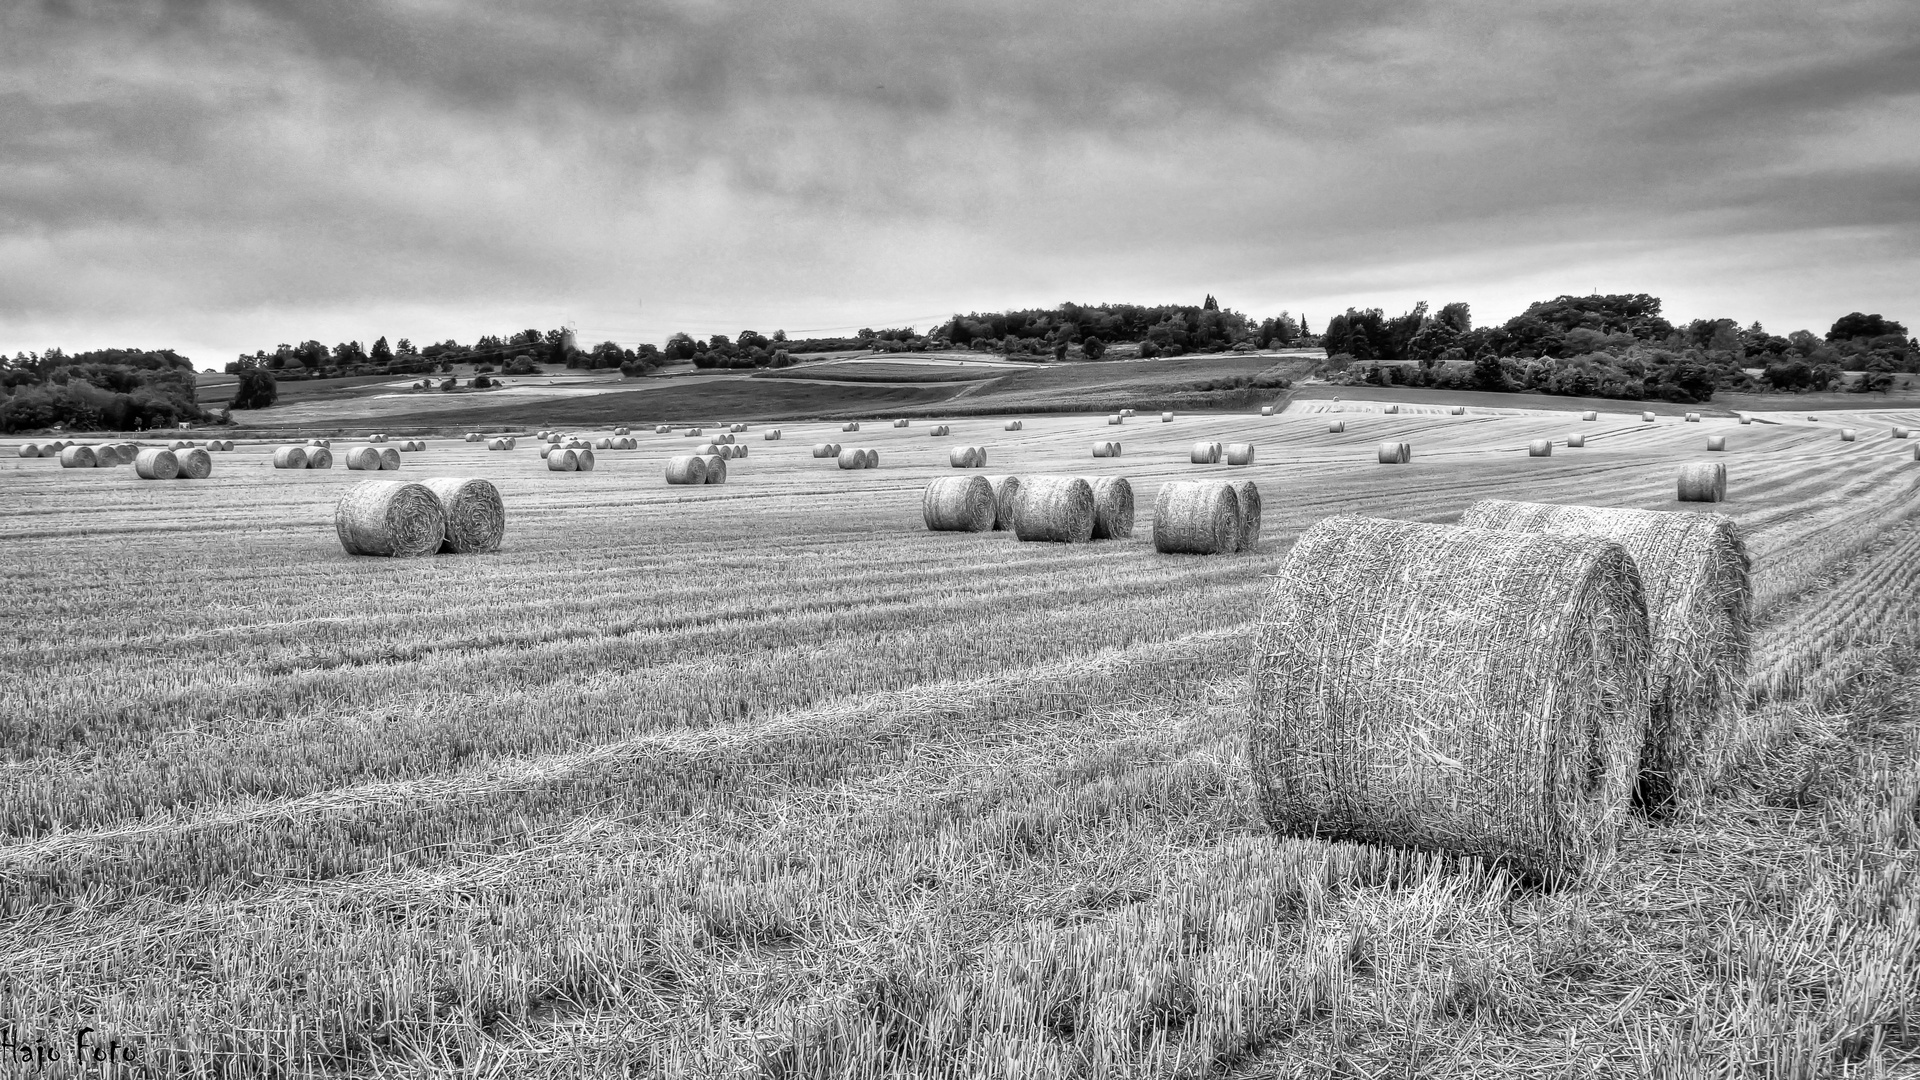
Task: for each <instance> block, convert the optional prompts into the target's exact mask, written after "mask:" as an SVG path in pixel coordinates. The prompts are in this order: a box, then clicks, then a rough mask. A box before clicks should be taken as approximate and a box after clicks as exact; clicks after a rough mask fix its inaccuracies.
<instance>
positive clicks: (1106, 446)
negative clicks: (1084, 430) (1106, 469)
mask: <svg viewBox="0 0 1920 1080" xmlns="http://www.w3.org/2000/svg"><path fill="white" fill-rule="evenodd" d="M1119 453H1120V444H1119V443H1117V442H1112V441H1108V440H1102V441H1100V442H1096V443H1094V444H1093V456H1094V457H1097V458H1099V457H1115V456H1117V455H1118V454H1119Z"/></svg>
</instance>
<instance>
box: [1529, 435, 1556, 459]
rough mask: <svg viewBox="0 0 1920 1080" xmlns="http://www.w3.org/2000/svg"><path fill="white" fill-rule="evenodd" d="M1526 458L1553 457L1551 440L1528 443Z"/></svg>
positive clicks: (1537, 440) (1536, 440)
mask: <svg viewBox="0 0 1920 1080" xmlns="http://www.w3.org/2000/svg"><path fill="white" fill-rule="evenodd" d="M1527 456H1528V457H1552V456H1553V440H1552V439H1535V440H1533V441H1532V442H1530V443H1528V444H1527Z"/></svg>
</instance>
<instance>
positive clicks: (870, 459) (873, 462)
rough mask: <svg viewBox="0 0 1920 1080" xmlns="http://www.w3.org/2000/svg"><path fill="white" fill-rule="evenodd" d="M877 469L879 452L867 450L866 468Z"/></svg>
mask: <svg viewBox="0 0 1920 1080" xmlns="http://www.w3.org/2000/svg"><path fill="white" fill-rule="evenodd" d="M879 467H880V451H878V450H873V449H869V450H868V451H867V468H869V469H877V468H879Z"/></svg>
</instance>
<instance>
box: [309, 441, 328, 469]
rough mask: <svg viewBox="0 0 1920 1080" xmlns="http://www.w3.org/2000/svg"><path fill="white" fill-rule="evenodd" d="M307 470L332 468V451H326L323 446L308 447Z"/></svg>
mask: <svg viewBox="0 0 1920 1080" xmlns="http://www.w3.org/2000/svg"><path fill="white" fill-rule="evenodd" d="M307 468H309V469H331V468H333V451H331V450H329V449H327V448H326V447H324V446H314V447H309V448H308V450H307Z"/></svg>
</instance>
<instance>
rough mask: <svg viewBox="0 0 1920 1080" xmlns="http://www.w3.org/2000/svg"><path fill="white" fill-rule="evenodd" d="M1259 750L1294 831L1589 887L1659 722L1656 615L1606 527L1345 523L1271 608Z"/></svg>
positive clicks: (1264, 640)
mask: <svg viewBox="0 0 1920 1080" xmlns="http://www.w3.org/2000/svg"><path fill="white" fill-rule="evenodd" d="M1255 648H1256V652H1255V659H1254V662H1253V672H1252V680H1251V681H1252V687H1251V689H1252V694H1251V707H1250V709H1249V715H1250V724H1249V730H1248V749H1249V758H1250V763H1251V765H1252V771H1253V775H1254V778H1255V782H1256V786H1257V788H1258V791H1259V796H1260V804H1261V809H1262V812H1263V814H1264V816H1265V817H1266V820H1267V822H1268V824H1269V825H1270V826H1271V827H1272V828H1273V829H1274V830H1275V831H1276V832H1279V833H1281V834H1284V835H1296V836H1316V837H1321V838H1324V839H1337V840H1352V841H1360V842H1365V843H1375V844H1382V845H1389V846H1396V847H1405V848H1413V849H1419V850H1430V851H1439V852H1446V853H1451V854H1458V855H1469V856H1479V857H1482V858H1486V859H1488V860H1490V861H1492V862H1495V863H1497V864H1499V865H1503V866H1505V867H1507V868H1509V869H1511V870H1513V871H1515V872H1516V873H1517V874H1519V875H1520V876H1521V877H1522V878H1523V879H1528V880H1534V881H1539V882H1543V883H1546V884H1550V885H1555V884H1561V883H1565V882H1570V881H1576V880H1578V879H1580V878H1583V877H1585V876H1587V875H1588V874H1590V873H1591V872H1592V871H1593V870H1594V869H1595V868H1596V867H1597V866H1599V865H1600V864H1602V863H1604V862H1605V861H1606V860H1607V859H1608V858H1609V857H1610V856H1611V854H1612V852H1613V851H1614V850H1615V847H1616V845H1617V843H1618V838H1619V833H1620V829H1621V826H1622V824H1623V822H1624V819H1625V816H1626V813H1627V801H1628V796H1629V792H1630V790H1631V787H1632V784H1633V773H1634V765H1635V762H1636V760H1637V754H1638V750H1639V745H1640V740H1641V738H1642V732H1643V731H1644V728H1645V725H1646V721H1647V704H1646V678H1647V657H1648V637H1647V617H1646V601H1645V598H1644V595H1643V592H1642V589H1641V583H1640V578H1639V574H1638V571H1637V569H1636V567H1635V565H1634V562H1633V559H1632V557H1631V556H1629V555H1628V554H1627V552H1626V550H1625V549H1624V548H1622V547H1621V546H1620V545H1618V544H1615V543H1612V542H1611V541H1607V540H1602V539H1599V538H1595V537H1583V536H1562V535H1553V534H1547V533H1523V532H1502V531H1494V530H1487V529H1471V528H1462V527H1457V526H1447V525H1429V524H1424V523H1418V522H1407V521H1378V520H1373V519H1368V518H1356V517H1337V518H1330V519H1327V520H1325V521H1322V522H1320V523H1319V524H1317V525H1315V526H1313V527H1312V528H1310V529H1308V530H1307V531H1306V532H1305V533H1304V534H1302V535H1301V537H1300V539H1299V541H1298V543H1296V544H1295V546H1294V548H1293V551H1292V552H1291V553H1290V554H1289V555H1288V557H1287V559H1286V561H1285V562H1284V563H1283V564H1282V566H1281V568H1280V570H1279V572H1278V574H1276V575H1275V578H1274V583H1273V585H1272V587H1271V589H1270V590H1269V592H1268V594H1267V597H1266V600H1265V602H1264V604H1263V606H1262V608H1261V612H1260V616H1259V630H1258V638H1257V642H1256V646H1255Z"/></svg>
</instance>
